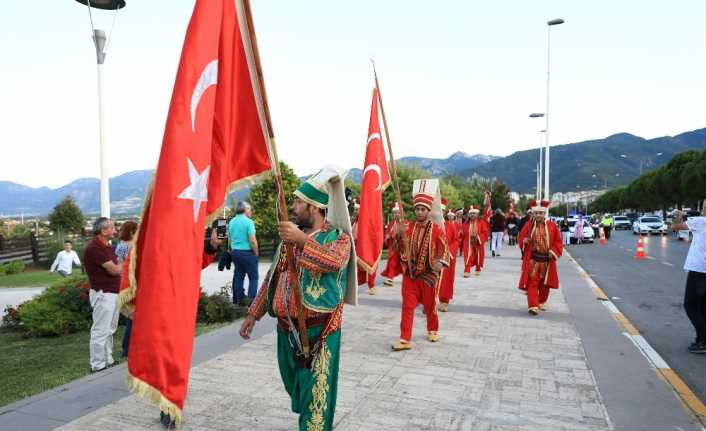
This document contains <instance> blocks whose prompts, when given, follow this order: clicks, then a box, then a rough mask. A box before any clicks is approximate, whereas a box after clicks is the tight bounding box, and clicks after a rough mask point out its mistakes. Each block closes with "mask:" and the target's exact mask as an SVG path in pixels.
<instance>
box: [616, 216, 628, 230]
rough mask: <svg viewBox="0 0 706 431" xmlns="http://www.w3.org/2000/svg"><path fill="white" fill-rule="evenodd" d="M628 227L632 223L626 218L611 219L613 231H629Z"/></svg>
mask: <svg viewBox="0 0 706 431" xmlns="http://www.w3.org/2000/svg"><path fill="white" fill-rule="evenodd" d="M630 226H632V223H631V222H630V219H629V218H627V217H626V216H615V217H613V228H614V229H615V230H620V229H625V230H630Z"/></svg>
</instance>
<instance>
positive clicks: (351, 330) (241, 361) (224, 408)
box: [0, 249, 702, 431]
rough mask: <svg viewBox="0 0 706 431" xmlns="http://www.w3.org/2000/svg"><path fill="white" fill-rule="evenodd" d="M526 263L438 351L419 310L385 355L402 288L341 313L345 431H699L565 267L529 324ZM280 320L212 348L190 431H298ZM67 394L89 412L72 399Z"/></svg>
mask: <svg viewBox="0 0 706 431" xmlns="http://www.w3.org/2000/svg"><path fill="white" fill-rule="evenodd" d="M519 265H520V261H519V253H518V252H517V251H516V250H515V249H511V250H505V251H504V253H503V256H502V257H500V258H488V259H487V263H486V268H485V271H484V273H483V274H482V275H481V276H480V277H473V278H470V279H463V278H458V279H457V288H456V297H455V299H454V301H453V303H452V304H451V307H450V311H449V312H448V313H441V331H440V332H441V336H442V339H441V341H440V342H439V343H436V344H431V343H428V342H427V341H426V339H425V332H426V331H425V330H424V328H425V319H424V316H423V315H422V314H421V308H419V309H418V312H417V314H416V316H415V334H414V337H413V343H414V349H413V350H411V351H408V352H392V351H391V349H390V345H391V344H392V342H394V341H395V340H396V339H397V337H398V336H399V333H398V331H399V317H400V293H399V282H400V280H399V279H398V280H396V283H395V286H394V287H392V288H389V287H384V286H379V287H378V294H377V295H375V296H368V295H367V294H365V293H364V292H365V289H361V290H360V291H361V300H360V305H359V306H358V307H347V308H346V311H345V313H344V329H343V331H344V332H343V344H342V355H341V357H342V359H341V373H340V382H339V392H338V404H337V410H336V419H335V423H336V429H337V430H376V431H385V430H481V431H490V430H492V431H501V430H502V431H509V430H513V431H521V430H522V431H524V430H527V431H529V430H542V431H544V430H547V431H551V430H611V429H616V430H641V431H651V430H655V431H664V430H675V431H676V430H700V429H702V428H701V427H700V426H698V425H696V423H695V422H694V421H693V419H692V418H690V417H689V416H688V415H687V414H686V412H685V410H684V409H683V408H682V406H681V405H680V404H679V402H678V400H677V398H676V396H675V394H674V392H673V391H672V390H671V388H670V387H668V386H667V385H666V384H665V383H664V382H663V381H661V380H660V379H659V378H658V377H657V375H656V373H655V372H654V369H653V368H652V367H651V366H650V364H649V362H647V360H646V359H645V358H644V357H642V355H641V354H640V353H639V351H638V350H637V349H636V348H635V346H634V345H632V342H631V341H630V340H629V339H628V338H627V337H624V336H623V334H622V332H621V330H620V329H619V326H618V325H617V324H616V322H615V321H614V320H613V318H612V317H611V315H610V314H609V312H608V311H607V310H606V309H605V307H603V306H602V305H601V303H600V302H599V301H596V299H595V297H594V296H593V295H592V291H591V289H590V288H589V287H588V284H587V283H586V280H585V279H584V278H582V277H581V275H580V273H579V272H578V270H577V268H576V266H575V265H574V263H573V262H572V260H571V259H570V257H568V256H566V257H564V258H562V260H561V261H560V265H559V271H560V274H561V277H562V289H560V290H559V291H555V290H553V291H552V295H551V297H550V300H549V302H548V306H549V311H548V312H546V313H543V314H542V315H541V316H539V317H532V316H529V315H528V314H527V312H526V298H525V296H524V294H523V293H522V292H520V291H518V290H517V289H516V287H515V286H516V284H517V279H518V276H519V274H518V272H519ZM457 273H458V274H460V271H459V272H457ZM213 275H214V276H216V277H217V275H215V274H213ZM565 298H568V299H569V303H567V301H566V299H565ZM272 322H273V321H272V319H263V321H262V322H260V323H259V324H258V326H256V331H257V332H258V334H260V335H261V336H260V338H257V339H255V340H253V341H251V342H248V343H245V344H242V343H238V342H235V340H234V339H233V340H231V339H230V338H234V337H236V330H237V328H236V327H229V328H227V329H225V330H224V331H223V332H222V333H221V334H220V335H219V336H218V337H220V338H214V342H215V343H217V344H219V346H218V349H216V350H220V351H221V352H222V354H219V356H216V357H213V356H211V357H212V358H213V359H210V360H206V361H204V362H202V363H199V361H197V360H195V364H196V366H195V367H194V368H193V369H192V373H191V380H190V386H189V399H188V400H187V405H186V409H185V423H184V429H186V430H290V429H295V428H296V421H297V416H296V415H295V414H293V413H292V412H291V411H290V410H289V405H290V404H289V398H288V396H287V395H286V392H285V391H284V388H283V387H282V384H281V381H280V378H279V374H278V370H277V366H276V358H275V336H274V333H273V332H272V330H273V327H274V326H273V323H272ZM224 337H230V338H224ZM226 339H227V340H228V342H227V343H226V342H225V341H224V340H226ZM225 344H230V346H229V347H225V346H224V345H225ZM214 346H215V344H214ZM228 349H230V350H228ZM197 350H198V348H197ZM216 350H213V349H212V350H211V352H212V353H213V352H214V351H216ZM594 375H595V376H594ZM597 381H598V383H597ZM74 392H78V389H76V388H74ZM89 392H90V391H89ZM64 396H65V397H69V398H71V399H72V400H73V401H74V403H75V404H77V405H79V404H81V403H82V402H83V403H84V404H85V403H87V402H88V401H87V400H84V401H81V400H80V399H77V398H78V395H77V396H73V395H71V390H69V391H67V392H65V393H64ZM89 396H90V394H88V393H86V394H83V397H84V398H88V397H89ZM89 400H90V398H89ZM609 414H610V419H609ZM157 417H158V414H157V410H156V408H155V407H153V406H151V405H148V404H145V403H143V402H142V401H140V400H139V399H137V398H136V397H133V396H128V397H125V398H123V399H120V400H118V401H117V402H113V403H112V404H108V405H106V406H105V407H103V408H100V409H98V410H95V411H92V412H90V413H87V414H86V415H85V416H83V417H80V418H79V419H77V420H75V421H73V422H69V423H68V424H66V425H64V426H63V427H62V428H60V429H62V430H101V431H103V430H126V429H129V430H143V429H147V430H150V429H152V430H159V429H161V427H160V425H159V424H158V421H157ZM0 423H2V416H1V415H0ZM0 428H2V426H0ZM3 429H4V428H3ZM23 429H29V428H26V427H25V428H23ZM46 429H50V427H47V428H46Z"/></svg>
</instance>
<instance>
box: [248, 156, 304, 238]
mask: <svg viewBox="0 0 706 431" xmlns="http://www.w3.org/2000/svg"><path fill="white" fill-rule="evenodd" d="M279 165H280V171H281V172H282V185H283V186H284V192H285V197H286V200H287V208H288V209H289V208H291V206H292V203H293V202H294V194H293V193H294V191H295V190H296V189H297V188H298V187H299V184H300V181H299V177H297V176H296V175H295V174H294V171H293V170H292V169H291V168H290V167H289V166H287V165H286V164H285V163H284V162H280V164H279ZM249 199H250V205H252V212H253V217H252V218H253V221H254V222H255V229H256V231H257V236H258V239H259V240H260V241H268V242H269V241H274V240H276V239H277V223H278V221H279V213H278V212H277V188H276V187H275V180H274V177H273V176H272V175H269V176H267V177H266V178H265V179H263V180H262V181H261V182H260V183H258V184H256V185H255V186H253V188H252V189H250V198H249Z"/></svg>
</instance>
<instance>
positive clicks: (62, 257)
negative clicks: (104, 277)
mask: <svg viewBox="0 0 706 431" xmlns="http://www.w3.org/2000/svg"><path fill="white" fill-rule="evenodd" d="M72 247H73V243H72V242H71V241H70V240H68V239H67V240H66V241H64V249H63V250H61V251H60V252H58V253H57V254H56V259H54V263H52V264H51V268H50V269H49V272H56V273H58V274H59V275H61V276H62V277H68V276H70V275H71V271H72V269H73V265H76V266H81V261H80V260H79V259H78V254H76V252H75V251H73V250H72V249H71V248H72Z"/></svg>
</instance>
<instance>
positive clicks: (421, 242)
mask: <svg viewBox="0 0 706 431" xmlns="http://www.w3.org/2000/svg"><path fill="white" fill-rule="evenodd" d="M412 191H413V192H412V193H413V201H414V216H415V221H413V222H411V223H409V226H408V227H407V229H406V230H405V228H404V226H402V225H400V226H399V227H398V230H397V235H398V237H401V238H400V240H401V241H402V255H401V260H402V269H403V273H402V321H401V323H400V340H399V341H398V342H396V343H395V344H393V345H392V349H393V350H396V351H399V350H409V349H411V348H412V343H411V341H412V324H413V322H414V309H415V308H416V307H417V304H419V303H422V305H423V306H424V313H425V314H426V317H427V340H429V341H430V342H432V343H434V342H436V341H439V332H438V331H439V315H438V313H437V312H436V295H437V289H438V288H439V282H440V279H441V272H442V271H443V269H444V268H445V267H448V266H449V250H448V247H447V245H446V233H445V232H444V227H443V219H442V217H441V202H440V199H439V195H438V194H439V182H438V180H415V181H414V185H413V188H412Z"/></svg>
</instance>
